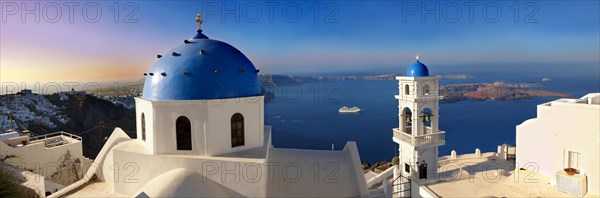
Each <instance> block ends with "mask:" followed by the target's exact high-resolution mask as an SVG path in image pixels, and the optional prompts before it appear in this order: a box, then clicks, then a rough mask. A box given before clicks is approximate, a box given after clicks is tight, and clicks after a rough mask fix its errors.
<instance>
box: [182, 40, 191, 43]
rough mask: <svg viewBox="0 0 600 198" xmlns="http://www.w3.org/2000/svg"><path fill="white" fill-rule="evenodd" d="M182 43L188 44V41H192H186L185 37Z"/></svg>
mask: <svg viewBox="0 0 600 198" xmlns="http://www.w3.org/2000/svg"><path fill="white" fill-rule="evenodd" d="M183 43H185V44H189V43H192V42H190V41H188V40H187V39H185V40H183Z"/></svg>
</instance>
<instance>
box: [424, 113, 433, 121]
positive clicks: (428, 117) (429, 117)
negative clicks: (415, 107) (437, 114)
mask: <svg viewBox="0 0 600 198" xmlns="http://www.w3.org/2000/svg"><path fill="white" fill-rule="evenodd" d="M423 117H424V118H423V122H431V115H429V114H427V115H425V116H423Z"/></svg>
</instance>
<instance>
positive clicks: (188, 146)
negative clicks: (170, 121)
mask: <svg viewBox="0 0 600 198" xmlns="http://www.w3.org/2000/svg"><path fill="white" fill-rule="evenodd" d="M175 133H176V135H175V138H177V140H176V141H177V150H192V124H191V123H190V119H188V118H187V117H185V116H179V118H177V121H175Z"/></svg>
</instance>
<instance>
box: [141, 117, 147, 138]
mask: <svg viewBox="0 0 600 198" xmlns="http://www.w3.org/2000/svg"><path fill="white" fill-rule="evenodd" d="M142 140H143V141H146V117H145V116H144V113H142Z"/></svg>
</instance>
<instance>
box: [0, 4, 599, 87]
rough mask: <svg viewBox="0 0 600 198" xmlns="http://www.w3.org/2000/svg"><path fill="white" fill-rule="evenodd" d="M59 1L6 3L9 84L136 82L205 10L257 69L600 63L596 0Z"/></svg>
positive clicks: (1, 51) (216, 31) (462, 68)
mask: <svg viewBox="0 0 600 198" xmlns="http://www.w3.org/2000/svg"><path fill="white" fill-rule="evenodd" d="M90 2H92V3H93V4H90ZM36 3H37V4H38V5H37V6H39V7H37V8H36ZM64 3H65V2H60V1H57V2H46V1H39V2H36V1H27V2H17V1H11V2H7V1H2V2H0V4H1V5H2V8H1V10H0V11H1V13H0V15H1V16H2V22H1V23H0V39H1V42H0V57H1V59H0V64H1V65H0V78H1V79H0V80H1V81H2V82H48V81H58V82H64V81H82V82H83V81H128V80H130V81H131V80H136V79H139V78H141V77H143V76H142V73H144V72H145V71H146V70H147V69H148V68H149V67H150V65H151V64H152V63H153V62H154V61H156V54H162V53H164V52H165V51H167V50H169V49H171V48H173V47H175V46H176V45H178V44H180V43H182V42H183V40H184V39H186V38H190V37H192V36H194V34H195V30H196V23H195V21H194V19H195V15H196V13H198V12H203V13H204V16H203V20H204V24H203V25H202V27H203V29H204V33H205V34H206V35H207V36H208V37H210V38H211V39H217V40H221V41H225V42H227V43H229V44H231V45H233V46H235V47H236V48H238V49H239V50H240V51H242V52H243V53H244V54H245V55H246V56H247V57H248V58H249V59H250V60H251V61H253V63H254V64H255V65H256V67H257V68H259V69H260V70H261V73H270V74H298V75H306V74H318V73H326V74H346V73H369V74H378V73H392V72H395V73H402V72H403V71H404V70H405V69H406V67H407V65H409V64H411V63H412V62H413V61H414V57H415V55H416V54H419V55H420V57H421V60H422V61H423V62H424V63H426V64H427V65H428V66H429V67H430V69H431V70H436V71H438V72H437V73H469V72H472V70H481V71H496V70H502V71H505V72H523V71H525V72H532V71H538V70H540V69H543V71H544V72H550V73H553V72H554V73H561V72H563V71H564V70H565V69H568V70H572V71H574V72H575V73H577V74H581V75H599V74H598V72H599V71H600V69H599V68H600V57H599V54H600V27H599V26H600V20H599V19H600V14H599V13H600V3H599V2H598V1H573V2H571V1H569V2H567V1H565V2H563V1H535V2H534V3H529V4H527V2H516V1H515V2H505V1H502V2H500V1H498V2H426V3H421V2H416V1H405V2H392V1H375V2H370V3H367V2H360V1H350V2H330V3H327V2H313V1H290V2H279V3H278V2H262V1H240V2H231V1H228V2H220V1H180V2H169V1H145V2H134V3H130V4H127V2H120V1H118V2H116V1H106V2H104V1H102V2H101V1H98V2H93V1H86V2H79V3H78V4H79V5H71V6H72V7H71V8H73V9H72V10H71V11H72V13H71V14H72V15H71V16H69V14H70V9H69V8H70V7H69V6H67V5H64ZM475 4H477V5H475ZM117 5H118V6H117ZM436 6H437V7H436ZM469 6H472V7H469ZM498 6H499V7H498ZM470 8H472V10H473V12H472V13H470V10H471V9H470ZM484 8H485V9H484ZM23 10H34V11H23ZM95 10H100V11H101V14H100V15H98V14H97V13H96V11H95ZM117 10H118V11H119V12H118V14H117V13H116V12H115V11H117ZM316 10H318V12H315V11H316ZM428 10H429V11H428ZM486 10H487V11H486ZM57 11H59V12H60V13H59V14H57ZM269 11H273V12H271V13H270V12H269ZM297 11H300V12H297ZM497 11H499V12H497ZM517 11H518V12H517ZM23 12H25V13H23ZM423 13H425V14H424V15H422V14H423ZM427 13H428V14H427ZM299 14H300V15H299ZM470 14H472V15H471V16H470ZM128 15H129V17H128ZM97 16H99V17H97ZM297 16H300V17H299V18H297ZM36 17H38V18H39V21H38V22H36ZM236 17H239V21H238V20H236ZM436 17H439V21H436ZM70 20H72V22H71V21H70ZM95 20H97V21H95ZM434 74H435V72H434Z"/></svg>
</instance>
